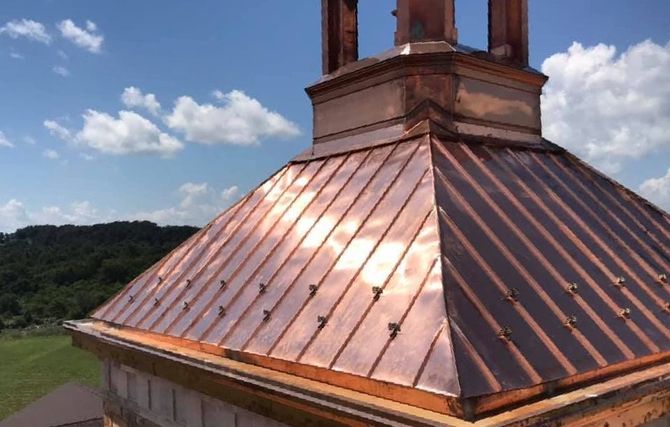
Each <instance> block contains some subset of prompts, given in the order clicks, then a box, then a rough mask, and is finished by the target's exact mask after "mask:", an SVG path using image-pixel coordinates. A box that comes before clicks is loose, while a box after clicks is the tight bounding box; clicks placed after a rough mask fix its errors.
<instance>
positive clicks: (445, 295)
mask: <svg viewBox="0 0 670 427" xmlns="http://www.w3.org/2000/svg"><path fill="white" fill-rule="evenodd" d="M455 85H456V82H455V81H454V82H452V86H455ZM452 90H455V89H454V88H452ZM453 102H455V100H454V101H453ZM452 108H453V105H452ZM436 143H440V141H439V139H438V138H436V137H435V136H434V135H431V136H430V151H429V153H428V156H429V161H430V165H431V167H430V177H431V179H432V181H433V211H434V212H435V221H436V226H437V235H438V239H439V250H440V254H441V256H440V277H441V281H442V296H443V298H444V310H445V315H446V316H445V318H446V319H447V333H448V334H449V340H450V342H452V343H453V339H454V336H453V332H452V326H453V324H452V313H451V310H450V304H449V296H448V290H447V287H446V286H445V283H444V270H445V265H444V263H445V261H447V258H446V257H445V256H444V255H443V254H444V253H445V252H444V241H443V239H442V236H443V234H442V231H443V230H442V229H443V226H442V221H440V209H439V206H440V204H439V201H438V199H437V177H436V171H437V166H436V165H435V144H436ZM466 339H467V338H466ZM467 341H468V345H470V347H471V348H472V349H473V350H474V347H472V343H470V340H467ZM449 350H450V352H451V357H452V360H453V361H454V372H456V375H457V376H458V373H459V372H458V364H457V362H456V360H457V359H456V352H455V349H454V346H453V344H452V345H451V346H450V349H449ZM475 353H476V351H475ZM429 357H430V354H428V355H427V356H426V361H428V359H429ZM476 363H477V365H478V366H479V368H480V370H481V372H483V373H484V376H485V377H486V379H487V381H488V382H489V385H492V384H495V386H493V387H492V388H493V389H498V388H500V387H501V386H500V383H499V382H498V380H497V379H496V378H495V376H494V375H493V373H492V372H491V370H490V369H489V367H488V366H487V365H486V364H485V363H484V361H483V360H482V358H481V357H480V355H479V354H478V353H476ZM480 363H481V364H480ZM420 379H421V378H420V377H419V378H417V379H416V381H417V382H418V381H420ZM491 379H492V380H493V383H492V382H491ZM456 382H457V384H458V389H459V390H461V391H462V389H463V388H462V387H461V380H460V376H459V377H458V378H457V379H456Z"/></svg>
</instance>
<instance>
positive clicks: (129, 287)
mask: <svg viewBox="0 0 670 427" xmlns="http://www.w3.org/2000/svg"><path fill="white" fill-rule="evenodd" d="M197 234H198V233H195V234H194V235H193V236H191V237H190V238H188V239H187V240H186V241H185V242H183V243H182V244H181V245H179V246H177V247H176V248H174V249H173V250H171V251H170V252H169V253H168V254H167V255H165V256H164V257H163V258H161V259H159V260H158V261H156V262H155V263H154V265H152V266H151V267H150V268H149V269H147V270H146V271H145V272H144V273H143V274H140V275H139V276H138V277H137V278H135V279H133V280H132V281H131V282H130V283H129V284H127V285H126V286H125V287H124V288H123V289H122V290H121V292H119V293H118V294H117V295H116V296H115V297H112V299H111V302H109V303H106V308H105V313H104V314H103V315H101V316H98V318H100V319H102V320H105V321H108V322H113V320H114V318H116V317H117V316H118V315H119V312H120V311H122V310H124V308H126V307H127V304H126V305H124V306H121V307H118V306H117V305H118V304H121V298H122V297H124V296H125V295H127V294H128V293H129V292H132V291H133V289H135V286H137V285H138V283H140V281H141V280H142V279H145V280H144V281H143V282H142V283H143V284H142V285H140V289H142V287H143V286H145V285H146V284H147V283H148V280H149V277H155V275H156V273H157V272H158V271H160V270H161V269H162V268H163V266H165V264H167V262H168V260H169V259H170V258H171V257H173V256H174V255H175V254H176V252H177V251H178V250H179V249H180V248H181V247H182V245H187V244H189V242H190V241H191V240H192V239H195V238H196V235H197ZM131 295H132V294H131ZM112 308H116V309H117V312H116V314H114V315H113V317H112V318H107V316H108V315H111V313H110V311H111V310H112Z"/></svg>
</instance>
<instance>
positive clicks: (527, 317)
mask: <svg viewBox="0 0 670 427" xmlns="http://www.w3.org/2000/svg"><path fill="white" fill-rule="evenodd" d="M437 173H438V176H439V178H440V181H441V182H442V184H443V185H444V186H445V187H446V188H447V191H448V192H449V193H451V196H452V197H453V198H454V200H457V201H458V203H459V204H460V205H461V207H463V208H464V209H465V210H466V211H468V216H469V217H470V218H472V219H473V220H474V221H475V222H476V223H477V225H478V226H479V227H480V229H482V231H483V232H484V233H485V234H486V235H487V237H488V238H489V239H490V240H491V242H493V244H494V245H496V246H497V247H498V250H500V251H501V252H502V253H503V256H504V257H505V258H506V259H507V260H508V261H509V262H510V263H511V264H513V265H515V266H516V262H515V259H514V257H513V256H511V254H510V253H509V251H507V250H506V249H505V245H504V244H503V243H502V242H500V240H499V239H498V238H497V237H496V235H495V233H493V231H492V230H491V229H490V228H489V227H488V226H487V225H486V224H485V223H484V222H483V221H482V219H481V218H480V217H479V215H477V213H476V212H475V211H474V209H473V208H472V206H471V205H470V204H469V203H468V202H467V201H466V200H464V198H463V197H462V196H461V195H460V194H459V193H458V191H457V190H456V189H455V188H454V187H453V186H452V185H451V183H450V182H449V181H448V180H447V178H446V176H444V174H442V172H441V171H439V170H438V171H437ZM459 234H460V236H461V237H462V238H463V240H461V239H460V238H459V240H461V243H463V244H464V245H466V246H468V248H469V251H470V252H471V255H472V256H474V257H475V258H476V259H477V263H478V264H479V265H480V266H481V267H482V269H483V270H484V271H485V272H486V274H487V275H488V276H489V278H490V279H491V280H492V281H493V283H495V285H496V287H497V288H498V290H499V291H500V294H501V296H503V297H504V295H505V292H506V290H507V288H508V287H507V286H505V283H503V280H502V279H501V278H500V277H499V276H498V274H496V272H495V270H494V269H493V267H491V265H490V264H489V263H488V262H487V261H486V260H485V259H484V257H483V256H482V255H481V254H480V253H479V251H478V250H477V249H476V248H475V247H474V245H473V244H472V243H471V242H470V241H469V239H468V238H467V236H465V235H463V234H462V233H460V230H459ZM522 276H523V275H522ZM513 308H514V310H515V311H517V312H518V314H519V315H520V316H521V318H522V319H524V321H525V322H526V324H527V325H528V326H529V327H530V329H531V330H533V332H534V333H535V335H537V337H538V338H539V339H540V341H541V342H542V343H543V344H544V345H545V346H546V347H547V349H548V350H549V351H550V352H551V353H552V354H553V356H554V357H555V358H556V361H557V362H558V363H559V364H560V365H561V366H562V367H563V369H565V370H566V371H567V372H568V373H571V374H574V373H576V372H577V369H576V368H575V366H574V365H573V364H572V362H571V361H570V360H569V359H568V358H567V357H566V356H565V354H563V352H562V351H561V350H560V349H559V348H558V346H557V345H556V343H554V341H553V339H551V337H549V335H548V334H547V331H545V330H544V329H543V328H542V326H540V324H539V323H538V322H537V321H536V320H535V318H534V317H533V316H532V315H531V314H530V313H529V312H528V310H526V308H525V307H523V306H521V305H520V304H514V306H513ZM550 308H551V307H550ZM554 315H555V313H554ZM557 319H558V321H559V322H558V323H559V324H560V322H562V321H563V320H564V319H562V318H561V317H559V316H557Z"/></svg>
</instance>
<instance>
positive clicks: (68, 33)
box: [57, 19, 105, 53]
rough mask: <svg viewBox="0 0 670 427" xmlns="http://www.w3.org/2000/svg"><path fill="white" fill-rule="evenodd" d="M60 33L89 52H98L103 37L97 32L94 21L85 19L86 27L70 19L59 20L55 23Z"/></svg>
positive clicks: (100, 48) (103, 39)
mask: <svg viewBox="0 0 670 427" xmlns="http://www.w3.org/2000/svg"><path fill="white" fill-rule="evenodd" d="M57 27H58V30H59V31H60V33H61V35H62V36H63V37H64V38H66V39H67V40H69V41H71V42H72V43H74V44H75V45H77V46H79V47H81V48H83V49H86V50H88V51H89V52H91V53H100V51H101V50H102V44H103V42H104V41H105V38H104V37H103V36H102V35H101V34H100V33H98V27H97V25H95V23H94V22H91V21H86V28H85V29H84V28H80V27H78V26H77V25H76V24H75V23H74V22H72V20H71V19H66V20H64V21H61V22H59V23H58V25H57Z"/></svg>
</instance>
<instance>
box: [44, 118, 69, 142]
mask: <svg viewBox="0 0 670 427" xmlns="http://www.w3.org/2000/svg"><path fill="white" fill-rule="evenodd" d="M43 124H44V127H45V128H47V129H48V130H49V133H50V134H51V135H53V136H55V137H56V138H58V139H62V140H63V141H67V142H70V141H72V132H70V130H69V129H67V128H65V127H63V126H61V125H60V124H59V123H58V122H56V121H54V120H45V121H44V123H43Z"/></svg>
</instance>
